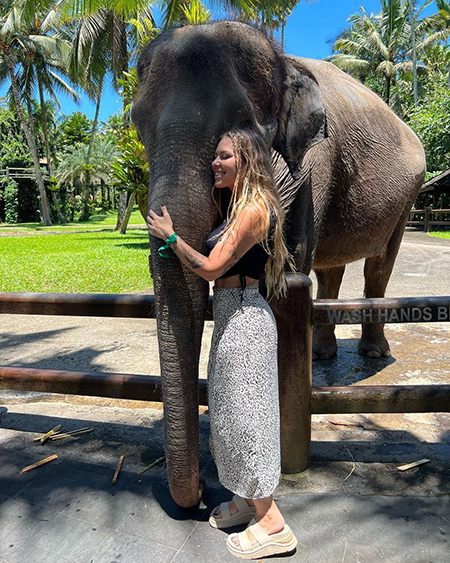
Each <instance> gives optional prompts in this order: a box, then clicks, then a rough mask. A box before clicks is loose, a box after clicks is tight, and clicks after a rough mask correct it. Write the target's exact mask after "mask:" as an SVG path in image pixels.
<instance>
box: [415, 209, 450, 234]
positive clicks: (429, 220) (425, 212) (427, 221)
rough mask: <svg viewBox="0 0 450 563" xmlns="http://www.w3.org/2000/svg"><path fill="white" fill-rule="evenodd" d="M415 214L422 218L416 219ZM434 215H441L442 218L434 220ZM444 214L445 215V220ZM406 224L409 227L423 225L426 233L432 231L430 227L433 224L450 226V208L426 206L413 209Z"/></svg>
mask: <svg viewBox="0 0 450 563" xmlns="http://www.w3.org/2000/svg"><path fill="white" fill-rule="evenodd" d="M445 214H447V217H445ZM415 215H419V216H421V218H420V219H419V220H415V219H414V216H415ZM433 215H440V216H441V220H440V221H436V220H434V219H433ZM442 215H444V219H443V220H442ZM422 217H423V218H422ZM406 225H407V226H408V227H416V226H423V227H424V230H425V232H426V233H428V232H430V230H431V229H430V227H432V226H436V225H438V226H443V227H450V209H433V208H432V207H426V208H425V209H411V211H410V212H409V217H408V221H407V223H406Z"/></svg>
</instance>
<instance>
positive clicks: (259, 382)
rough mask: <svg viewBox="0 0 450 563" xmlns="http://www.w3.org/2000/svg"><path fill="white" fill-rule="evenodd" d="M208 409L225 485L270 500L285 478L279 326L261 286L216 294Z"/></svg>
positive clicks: (214, 453)
mask: <svg viewBox="0 0 450 563" xmlns="http://www.w3.org/2000/svg"><path fill="white" fill-rule="evenodd" d="M208 406H209V415H210V425H211V446H212V447H211V450H212V454H213V457H214V461H215V462H216V466H217V471H218V474H219V480H220V482H221V483H222V485H223V486H224V487H226V488H227V489H229V490H230V491H232V492H233V493H235V494H237V495H239V496H241V497H243V498H264V497H268V496H270V495H271V494H272V493H273V491H274V490H275V487H276V486H277V485H278V481H279V479H280V414H279V402H278V366H277V327H276V323H275V318H274V316H273V313H272V310H271V309H270V307H269V305H268V303H267V301H266V300H265V299H264V298H263V297H262V295H260V293H259V291H258V287H257V286H256V287H247V288H246V289H244V290H242V289H240V288H224V289H216V288H215V289H214V333H213V337H212V343H211V352H210V356H209V364H208Z"/></svg>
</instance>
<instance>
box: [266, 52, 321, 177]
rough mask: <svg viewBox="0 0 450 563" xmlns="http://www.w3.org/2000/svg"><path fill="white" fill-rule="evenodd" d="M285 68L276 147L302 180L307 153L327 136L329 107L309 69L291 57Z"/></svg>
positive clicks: (275, 141) (292, 171)
mask: <svg viewBox="0 0 450 563" xmlns="http://www.w3.org/2000/svg"><path fill="white" fill-rule="evenodd" d="M285 69H286V78H285V84H284V95H283V102H282V109H281V115H280V118H279V129H278V134H277V136H276V138H275V140H274V143H273V148H274V149H275V150H276V151H278V152H279V153H280V154H281V156H282V157H283V158H284V160H285V161H286V164H287V165H288V167H289V171H290V173H291V174H292V176H293V178H294V179H295V180H298V179H299V178H300V173H301V167H302V162H303V158H304V156H305V154H306V152H307V151H308V150H309V149H310V148H311V147H312V146H313V145H315V144H317V143H320V142H321V141H323V140H324V139H326V137H327V132H326V117H325V106H324V103H323V99H322V95H321V93H320V89H319V85H318V84H317V82H316V80H315V79H314V78H313V76H312V75H311V74H310V73H309V72H308V71H306V69H305V71H304V72H302V71H299V70H297V69H296V68H295V67H294V65H293V64H292V63H291V62H289V61H288V59H285Z"/></svg>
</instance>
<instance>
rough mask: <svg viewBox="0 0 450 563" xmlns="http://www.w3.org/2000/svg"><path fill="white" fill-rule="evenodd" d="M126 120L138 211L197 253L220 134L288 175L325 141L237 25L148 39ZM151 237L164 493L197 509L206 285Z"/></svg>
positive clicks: (313, 98) (278, 60)
mask: <svg viewBox="0 0 450 563" xmlns="http://www.w3.org/2000/svg"><path fill="white" fill-rule="evenodd" d="M138 78H139V90H138V93H137V96H136V99H135V102H134V107H133V112H132V118H133V122H134V123H135V125H136V127H137V129H138V132H139V135H140V138H141V139H142V141H143V143H144V145H145V147H146V151H147V157H148V161H149V165H150V186H151V189H150V191H149V198H148V207H149V209H153V210H154V211H156V212H157V213H159V212H160V204H164V205H166V206H167V208H168V210H169V212H170V214H171V216H172V219H173V222H174V227H175V229H176V231H177V233H178V234H179V235H180V236H181V237H182V238H183V239H185V240H186V241H187V242H188V243H189V244H190V245H191V246H193V247H194V248H195V249H197V250H199V251H200V252H204V251H205V240H206V238H207V235H208V234H209V233H210V232H211V230H212V229H213V227H214V226H215V224H216V223H217V220H218V216H219V212H218V209H217V207H216V206H215V204H214V202H213V198H212V196H211V188H212V184H213V179H212V172H211V161H212V160H213V154H214V149H215V146H216V144H217V142H218V139H219V137H220V135H221V134H223V133H224V132H226V131H227V130H229V129H230V128H232V127H235V126H238V125H241V124H246V125H247V126H248V125H250V126H252V127H255V128H259V130H260V131H262V133H263V134H264V136H265V139H266V140H267V143H268V145H272V146H273V147H274V148H275V149H276V150H277V151H279V152H280V153H281V155H282V156H283V157H284V159H285V160H286V163H287V164H288V166H289V169H290V171H291V173H292V175H293V176H294V177H298V175H299V172H300V166H301V162H302V159H303V156H304V154H305V153H306V151H307V150H308V149H309V147H310V146H312V145H313V144H314V143H315V142H318V141H319V140H321V139H322V138H323V135H324V120H325V116H324V107H323V103H322V99H321V95H320V91H319V88H318V86H317V83H316V81H315V80H314V78H313V77H312V76H311V75H310V74H308V73H307V72H301V71H299V70H298V69H296V68H295V67H294V64H293V62H292V61H290V60H289V59H288V58H285V57H282V56H280V55H279V54H278V53H277V52H276V50H275V49H274V48H273V46H272V44H271V43H270V42H269V41H268V40H267V38H266V37H265V36H264V35H263V34H262V33H261V32H259V31H258V30H256V29H254V28H252V27H250V26H248V25H245V24H242V23H237V22H218V23H214V24H207V25H202V26H188V27H183V28H180V29H176V30H172V31H170V32H167V33H164V34H162V35H160V36H159V37H158V38H156V39H155V40H154V41H152V42H151V43H150V44H149V45H148V46H147V48H146V49H145V50H144V51H143V53H142V54H141V56H140V59H139V63H138ZM160 245H161V241H160V240H158V239H155V238H154V237H150V249H151V254H152V269H153V279H154V289H155V295H156V316H157V326H158V338H159V350H160V357H161V376H162V386H163V400H164V420H165V447H166V459H167V470H168V480H169V486H170V490H171V493H172V496H173V498H174V500H175V501H176V502H177V503H178V504H179V505H181V506H185V507H188V506H193V505H195V504H197V503H198V501H199V495H200V490H199V475H198V395H197V386H198V360H199V353H200V345H201V335H202V331H203V323H204V316H205V309H206V304H207V298H208V293H209V291H208V290H209V287H208V284H207V283H206V282H205V281H203V280H202V279H201V278H199V277H198V276H196V275H195V274H194V273H192V272H190V271H189V270H187V269H186V268H184V267H183V266H182V265H181V263H180V261H179V260H178V259H177V258H176V256H173V257H171V258H168V259H164V258H161V257H160V256H159V255H158V253H157V249H158V247H159V246H160Z"/></svg>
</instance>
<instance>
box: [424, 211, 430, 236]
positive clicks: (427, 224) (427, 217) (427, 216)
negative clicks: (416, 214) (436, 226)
mask: <svg viewBox="0 0 450 563" xmlns="http://www.w3.org/2000/svg"><path fill="white" fill-rule="evenodd" d="M430 220H431V207H426V208H425V232H426V233H429V232H430Z"/></svg>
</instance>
